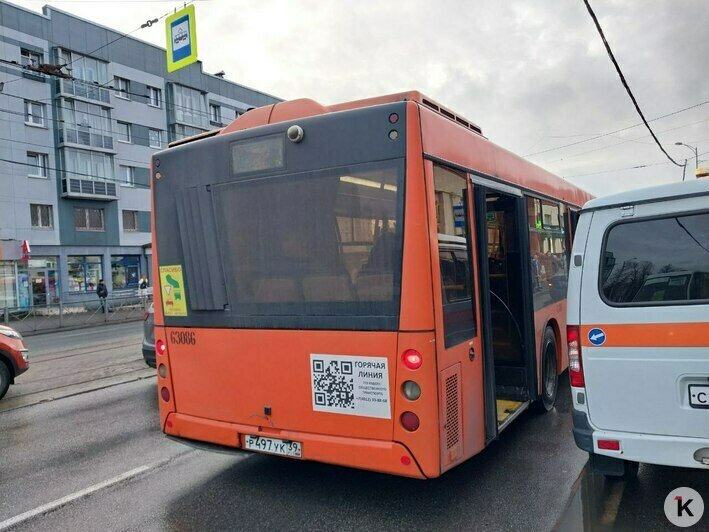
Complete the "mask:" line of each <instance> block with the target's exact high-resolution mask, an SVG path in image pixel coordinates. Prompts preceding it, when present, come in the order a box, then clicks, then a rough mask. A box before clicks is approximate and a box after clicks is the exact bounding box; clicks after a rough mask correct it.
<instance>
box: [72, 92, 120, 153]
mask: <svg viewBox="0 0 709 532" xmlns="http://www.w3.org/2000/svg"><path fill="white" fill-rule="evenodd" d="M58 109H59V118H60V122H59V124H60V128H61V129H60V142H62V143H68V144H81V145H83V146H92V147H95V148H105V149H109V150H110V149H113V131H112V128H111V111H110V110H109V109H107V108H105V107H101V106H100V105H94V104H90V103H86V102H82V101H79V100H66V99H62V100H61V105H59V106H58Z"/></svg>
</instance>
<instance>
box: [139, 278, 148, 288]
mask: <svg viewBox="0 0 709 532" xmlns="http://www.w3.org/2000/svg"><path fill="white" fill-rule="evenodd" d="M139 288H140V289H141V290H147V288H148V278H147V277H141V278H140V287H139Z"/></svg>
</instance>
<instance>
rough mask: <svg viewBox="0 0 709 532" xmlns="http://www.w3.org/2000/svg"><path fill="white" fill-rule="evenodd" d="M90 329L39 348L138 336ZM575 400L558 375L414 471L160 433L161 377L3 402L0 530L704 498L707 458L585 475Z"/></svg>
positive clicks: (516, 510)
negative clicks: (440, 466) (477, 440)
mask: <svg viewBox="0 0 709 532" xmlns="http://www.w3.org/2000/svg"><path fill="white" fill-rule="evenodd" d="M133 327H134V330H133V333H135V332H136V331H137V330H138V329H139V324H138V325H136V324H134V325H133ZM88 333H90V334H88V335H87V336H90V337H91V338H90V339H89V338H83V337H71V336H65V337H63V338H58V337H57V338H56V339H55V341H53V340H52V338H50V337H47V336H44V337H36V338H37V342H38V343H37V344H36V345H34V346H33V347H32V349H34V350H35V351H36V353H37V354H38V357H40V358H41V356H44V355H40V354H39V353H41V352H43V351H42V349H44V352H46V353H47V355H46V356H48V357H49V356H51V352H52V351H53V349H58V350H62V351H66V350H67V349H68V350H71V347H70V345H71V344H72V343H73V342H77V344H78V345H77V346H76V350H77V351H78V352H83V351H86V350H91V351H96V347H95V340H96V338H103V339H104V340H103V341H104V342H105V345H106V347H111V346H115V345H116V343H118V342H120V341H121V340H122V339H123V338H127V337H130V336H131V334H130V327H127V328H126V329H125V330H123V329H120V328H117V329H116V330H108V329H107V330H105V331H96V330H92V331H88ZM60 334H66V333H60ZM134 335H135V334H134ZM31 341H34V339H32V340H31ZM40 344H41V345H40ZM95 356H97V357H101V356H102V355H100V354H96V355H95ZM61 360H63V359H57V360H56V362H57V363H61ZM120 360H121V359H120V357H118V358H117V363H120ZM569 403H570V401H569V393H568V383H567V382H566V380H565V379H564V383H563V385H562V389H561V390H560V395H559V403H558V406H557V408H556V409H555V410H554V411H552V412H550V413H547V414H544V415H535V414H532V413H525V414H523V415H522V416H521V417H520V418H519V419H518V420H516V421H515V422H514V423H513V424H512V425H511V426H510V428H509V429H508V430H506V431H504V432H503V434H502V435H501V437H500V439H499V441H497V442H495V443H493V444H492V445H491V446H490V447H489V448H488V449H487V450H486V451H485V452H483V453H481V454H480V455H478V456H477V457H475V458H473V459H472V460H470V461H468V462H466V463H465V464H463V465H461V466H459V467H458V468H456V469H454V470H452V471H449V472H448V473H446V474H445V475H444V476H443V477H441V478H439V479H435V480H429V481H419V480H411V479H403V478H397V477H390V476H386V475H380V474H376V473H370V472H366V471H357V470H351V469H346V468H339V467H334V466H328V465H323V464H316V463H310V462H301V461H297V460H289V459H283V458H276V457H270V456H264V455H251V454H247V453H238V454H235V455H222V454H214V453H208V452H205V451H198V450H193V449H191V448H189V447H185V446H183V445H181V444H179V443H175V442H173V441H171V440H167V439H166V438H164V437H163V436H162V434H161V433H160V430H159V428H158V416H157V392H156V390H155V381H154V379H153V378H146V379H142V380H137V381H132V382H127V383H124V384H120V385H112V386H109V387H101V388H100V389H95V390H93V391H90V392H86V393H79V394H76V395H72V396H69V397H63V398H56V399H55V400H53V401H50V402H44V403H39V404H32V405H30V406H25V407H20V408H15V409H13V410H9V411H5V412H0V456H1V457H2V459H1V461H0V530H3V529H4V528H5V527H7V525H8V524H10V523H15V524H14V525H13V530H14V529H17V530H53V531H54V530H180V531H185V530H227V529H230V530H233V529H247V528H248V529H257V530H264V529H266V530H274V529H279V530H302V529H307V530H333V529H338V530H339V529H341V530H384V529H387V530H407V531H410V530H451V529H458V530H473V529H474V530H532V531H536V530H544V531H545V530H551V529H553V528H554V527H555V526H556V528H557V529H559V530H596V529H601V528H603V527H602V526H601V525H603V524H605V525H608V526H609V527H611V528H612V527H613V526H614V525H615V526H617V527H618V529H622V530H631V529H644V530H664V529H665V527H666V525H668V523H667V522H666V521H664V516H663V515H662V514H661V512H662V510H661V506H659V510H658V507H656V506H657V504H656V503H657V500H664V497H665V495H666V494H667V492H668V491H669V490H670V489H671V488H674V487H677V486H681V485H689V486H692V487H694V488H695V489H697V490H698V491H700V493H707V497H706V498H705V500H707V501H709V492H707V490H706V484H703V485H702V484H701V482H706V478H707V475H705V474H704V475H703V476H702V473H703V472H696V471H684V470H668V468H655V467H651V466H643V467H642V468H641V472H640V477H639V479H638V481H637V482H635V483H633V484H628V485H626V484H625V483H607V482H606V481H604V480H603V479H595V480H593V479H592V480H591V481H589V478H592V476H591V475H588V474H582V471H583V468H584V465H585V462H586V456H585V454H584V453H582V452H581V451H579V450H578V449H577V448H576V446H575V445H574V442H573V438H572V437H571V431H570V428H571V427H570V425H571V421H570V416H569V408H570V404H569ZM1 404H2V403H1V402H0V405H1ZM580 474H581V478H580V479H579V475H580ZM702 479H704V480H702ZM690 481H691V483H690ZM683 482H684V484H683ZM702 486H704V487H702ZM658 511H659V512H660V513H658ZM705 519H706V518H705ZM706 522H707V523H709V521H706ZM605 525H604V526H605Z"/></svg>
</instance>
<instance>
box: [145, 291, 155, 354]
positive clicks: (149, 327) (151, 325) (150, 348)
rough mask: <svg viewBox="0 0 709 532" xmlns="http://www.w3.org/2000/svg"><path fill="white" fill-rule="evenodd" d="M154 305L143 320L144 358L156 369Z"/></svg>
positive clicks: (149, 308)
mask: <svg viewBox="0 0 709 532" xmlns="http://www.w3.org/2000/svg"><path fill="white" fill-rule="evenodd" d="M153 313H154V309H153V304H152V303H150V306H149V307H148V310H146V311H145V318H144V319H143V358H144V359H145V363H146V364H147V365H148V366H150V367H151V368H154V367H155V320H154V315H153Z"/></svg>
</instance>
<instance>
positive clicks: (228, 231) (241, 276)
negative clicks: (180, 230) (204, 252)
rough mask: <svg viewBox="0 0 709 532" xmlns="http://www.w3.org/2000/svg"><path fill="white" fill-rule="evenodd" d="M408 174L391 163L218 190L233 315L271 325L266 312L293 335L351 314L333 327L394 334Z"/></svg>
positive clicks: (216, 196) (216, 202)
mask: <svg viewBox="0 0 709 532" xmlns="http://www.w3.org/2000/svg"><path fill="white" fill-rule="evenodd" d="M402 177H403V169H402V168H401V163H400V162H399V161H394V162H388V163H374V164H363V165H355V166H350V167H344V168H337V169H331V170H324V171H317V172H305V173H301V174H293V175H287V176H275V177H269V178H264V179H255V180H246V181H234V182H231V183H226V184H220V185H215V186H213V188H212V191H213V201H214V207H215V214H216V219H217V228H218V233H219V235H218V236H219V241H220V242H221V246H222V256H223V261H224V267H225V268H224V269H225V273H226V284H227V291H228V293H229V301H230V302H231V306H232V309H233V312H234V314H235V315H237V316H241V317H248V318H249V319H250V320H252V321H253V320H256V321H257V322H260V321H262V322H263V324H264V326H267V324H269V323H271V321H270V320H269V318H268V316H269V315H273V316H278V317H279V320H281V323H282V326H283V327H287V328H290V327H296V328H308V324H307V323H308V319H307V317H308V316H311V317H313V318H314V317H316V316H347V318H343V319H342V320H341V323H338V324H336V325H335V326H336V327H347V328H351V327H362V328H371V327H376V328H381V329H394V328H395V327H396V325H397V321H398V320H397V319H396V318H397V317H398V309H399V291H400V288H399V287H400V277H401V254H402V251H401V248H402V230H401V218H402V214H403V190H402V189H403V186H402V185H403V179H402ZM289 316H291V317H293V318H292V320H290V319H289V318H288V317H289ZM353 318H354V320H355V321H353ZM358 318H361V320H360V321H361V323H359V324H358V323H357V322H356V320H357V319H358ZM259 320H260V321H259ZM321 321H322V320H314V321H313V327H317V328H322V326H323V325H322V323H321Z"/></svg>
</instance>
